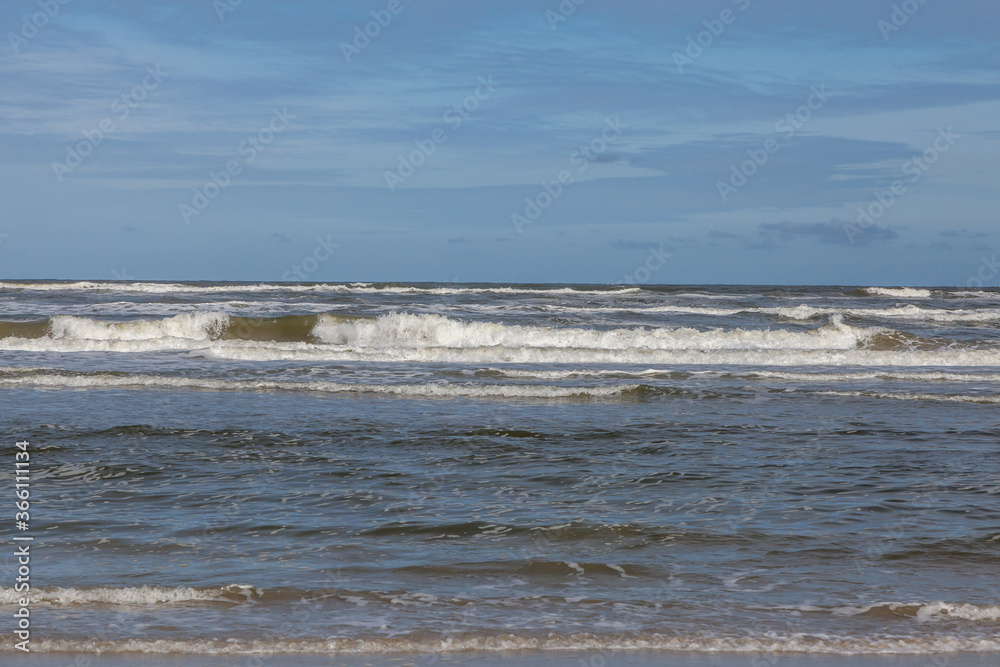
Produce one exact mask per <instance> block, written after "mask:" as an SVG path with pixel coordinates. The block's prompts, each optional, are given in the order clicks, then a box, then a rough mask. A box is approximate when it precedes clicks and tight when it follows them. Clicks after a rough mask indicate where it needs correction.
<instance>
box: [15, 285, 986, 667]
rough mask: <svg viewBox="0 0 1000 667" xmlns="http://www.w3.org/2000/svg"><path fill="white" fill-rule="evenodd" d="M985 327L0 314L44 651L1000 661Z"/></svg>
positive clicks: (242, 297) (814, 318)
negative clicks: (27, 488)
mask: <svg viewBox="0 0 1000 667" xmlns="http://www.w3.org/2000/svg"><path fill="white" fill-rule="evenodd" d="M998 326H1000V292H998V291H997V290H986V291H977V290H967V289H913V288H902V289H884V288H854V287H845V288H840V287H760V288H756V287H754V288H750V287H714V286H713V287H704V286H670V287H666V286H642V287H622V286H592V285H511V286H505V285H437V284H434V285H426V284H424V285H399V284H360V283H356V284H349V285H347V284H344V285H341V284H315V285H267V284H247V283H102V282H42V283H25V282H3V283H0V401H2V412H0V414H2V416H0V426H2V433H3V442H2V454H3V456H4V457H5V461H6V464H5V469H7V470H8V471H10V470H13V468H14V466H13V462H14V459H15V452H16V451H17V450H16V448H15V445H14V443H15V441H18V440H27V441H29V442H30V443H31V444H30V452H31V500H32V504H31V528H30V534H31V536H33V537H34V541H33V542H32V546H31V553H32V560H31V587H32V588H31V623H32V624H31V631H32V635H31V646H32V650H34V651H58V650H70V651H94V650H100V651H102V652H103V653H104V654H105V655H115V654H125V653H129V652H136V651H138V652H152V653H188V654H222V653H233V654H240V653H251V652H264V653H307V654H308V653H330V652H343V653H357V652H362V653H364V652H370V653H395V652H427V655H428V656H432V655H434V654H435V652H449V653H450V652H454V651H460V650H480V651H501V650H511V649H535V648H544V649H552V650H563V651H573V650H589V651H592V652H593V651H602V652H603V651H613V650H619V649H665V650H672V651H686V652H706V651H738V652H747V653H756V654H763V655H770V656H775V655H777V656H780V655H783V654H786V653H787V654H801V653H827V654H948V653H952V652H998V653H1000V578H998V572H1000V329H998ZM6 484H7V486H8V488H7V489H6V490H3V491H0V493H2V495H3V496H4V497H7V498H8V499H9V500H10V504H11V505H13V502H14V501H13V491H14V489H13V484H14V482H13V475H10V474H9V475H8V481H7V482H6ZM12 513H13V509H11V512H10V514H12ZM7 522H8V523H9V525H5V526H3V530H4V532H5V535H7V542H8V545H9V548H7V549H5V550H4V551H5V553H4V555H3V556H2V557H0V566H2V572H3V573H4V574H3V575H2V576H3V577H4V579H5V580H6V581H5V583H4V586H5V588H4V589H3V590H2V591H0V614H2V615H3V616H4V617H6V618H8V619H12V618H13V614H14V612H15V610H16V609H17V598H18V597H21V594H17V593H15V592H14V591H13V590H12V589H11V586H12V585H13V581H14V577H15V576H16V567H17V566H16V563H15V558H14V557H13V556H12V555H9V554H11V553H12V552H13V546H10V545H13V544H14V543H13V542H11V541H10V540H11V538H12V536H13V535H14V534H15V533H16V531H15V529H14V525H13V516H11V517H9V518H8V520H7ZM12 627H13V623H5V624H4V625H3V628H4V629H0V634H2V635H3V637H4V641H3V648H2V649H0V650H2V651H4V652H9V651H11V650H12V646H13V642H14V639H13V635H12V634H11V630H10V628H12ZM428 660H430V658H428ZM769 664H773V658H772V659H771V663H769Z"/></svg>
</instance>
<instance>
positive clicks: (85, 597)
mask: <svg viewBox="0 0 1000 667" xmlns="http://www.w3.org/2000/svg"><path fill="white" fill-rule="evenodd" d="M260 593H261V591H260V589H257V588H254V587H251V586H238V585H230V586H219V587H215V588H203V589H197V588H190V587H186V586H180V587H175V588H171V587H166V586H140V587H137V588H125V587H123V588H115V587H107V586H101V587H95V588H32V589H31V592H30V594H28V597H29V598H30V599H31V602H32V603H33V604H34V603H38V604H46V605H56V606H69V605H83V604H105V605H130V606H145V605H161V604H177V603H180V602H231V601H232V597H226V596H227V594H228V595H229V596H232V595H233V594H238V595H242V596H244V597H248V596H249V597H252V596H254V595H258V596H259V595H260ZM23 597H25V594H24V593H18V592H15V591H14V589H12V588H3V589H0V605H14V604H17V603H18V600H19V599H20V598H23Z"/></svg>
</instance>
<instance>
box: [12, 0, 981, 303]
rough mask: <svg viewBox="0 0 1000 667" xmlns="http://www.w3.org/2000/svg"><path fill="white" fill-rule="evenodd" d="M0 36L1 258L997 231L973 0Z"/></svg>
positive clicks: (191, 23)
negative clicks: (866, 215) (866, 213)
mask: <svg viewBox="0 0 1000 667" xmlns="http://www.w3.org/2000/svg"><path fill="white" fill-rule="evenodd" d="M576 2H580V3H581V4H579V5H577V4H576ZM373 12H374V14H373ZM379 20H381V24H380V23H378V21H379ZM38 26H41V27H38ZM366 29H367V31H368V33H370V35H373V36H368V35H364V32H365V30H366ZM0 34H2V35H3V36H4V38H3V40H2V42H0V82H2V85H0V109H2V111H0V176H2V177H0V196H2V201H3V206H2V207H0V234H2V235H3V236H0V275H2V276H3V277H5V278H92V279H112V278H116V277H125V278H135V279H139V280H157V279H159V280H174V279H189V280H196V279H206V280H262V281H272V280H280V279H282V277H285V278H289V277H290V278H291V279H302V278H304V279H308V280H315V281H379V282H380V281H437V282H476V281H497V282H593V283H611V282H623V281H626V282H628V281H635V282H647V283H756V284H771V283H794V284H814V283H815V284H820V283H837V284H850V285H854V284H863V285H875V284H898V285H907V284H909V285H964V284H967V283H968V282H969V280H970V279H971V278H974V277H975V276H976V275H977V272H978V271H979V269H980V267H981V266H982V264H983V261H984V259H985V260H987V261H990V260H991V259H992V258H993V257H994V255H995V253H996V250H997V248H998V246H1000V225H998V224H997V211H998V210H1000V206H998V205H1000V179H998V178H997V176H998V174H1000V160H998V158H1000V123H998V120H997V119H1000V40H998V39H997V35H1000V5H997V3H996V2H991V1H987V0H981V1H975V0H966V1H957V2H944V0H925V1H924V2H923V3H921V2H920V0H908V1H907V2H898V1H895V2H894V1H888V0H887V1H882V0H845V1H843V2H839V3H836V4H830V3H803V2H800V1H799V2H794V1H792V0H772V1H770V2H765V1H764V0H717V1H715V2H704V1H701V2H695V1H666V0H657V1H653V0H648V1H647V0H636V1H632V2H620V1H618V2H613V1H612V0H583V1H581V0H563V2H562V3H560V2H559V0H537V1H529V0H505V1H504V2H490V3H487V2H472V1H470V0H463V1H459V0H373V1H367V2H360V1H354V0H347V1H338V2H319V1H299V2H295V1H285V2H265V1H263V0H242V2H240V1H239V0H215V2H214V3H213V2H212V1H211V0H197V1H196V0H192V1H189V2H185V1H175V2H125V1H120V2H112V1H109V0H105V1H101V0H32V1H28V0H10V1H8V2H4V3H3V4H2V5H0ZM359 35H361V36H359ZM699 42H700V44H699ZM789 115H791V117H790V118H789ZM796 115H797V118H796ZM401 160H402V162H401ZM755 160H756V161H755ZM227 169H228V170H227ZM213 174H214V176H213ZM213 178H214V182H213ZM560 179H562V182H560ZM390 186H391V187H390ZM894 186H895V188H894ZM894 189H895V193H894V192H893V190H894ZM859 209H860V210H861V211H866V212H868V213H869V216H870V217H868V218H867V220H865V221H864V222H862V223H861V224H859V220H862V219H863V217H862V214H861V213H860V212H859ZM990 281H992V282H993V283H994V284H993V285H990ZM997 282H1000V276H996V275H994V276H993V277H991V278H989V279H988V280H987V281H986V283H985V284H986V285H987V286H996V283H997Z"/></svg>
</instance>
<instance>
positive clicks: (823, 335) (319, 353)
mask: <svg viewBox="0 0 1000 667" xmlns="http://www.w3.org/2000/svg"><path fill="white" fill-rule="evenodd" d="M0 330H5V331H7V332H8V334H7V336H6V337H3V338H0V350H21V351H33V352H47V351H53V352H98V351H99V352H147V351H165V350H175V351H177V350H182V351H193V352H197V353H200V354H203V355H205V356H207V357H214V358H218V359H233V360H243V361H305V362H319V361H375V362H382V361H386V362H430V363H435V362H450V363H480V364H493V363H568V364H587V363H613V364H654V363H655V364H660V363H664V364H708V365H717V364H730V365H753V366H757V365H777V366H790V365H802V366H814V365H834V366H842V365H879V366H897V365H899V366H934V365H937V366H1000V349H996V348H987V347H983V346H980V347H971V348H970V347H965V346H962V345H955V344H945V343H948V342H947V341H945V342H944V343H943V342H942V341H938V340H935V339H930V338H920V337H917V336H913V335H911V334H906V333H903V332H899V331H893V330H891V329H886V328H882V327H860V326H851V325H848V324H845V323H844V322H843V321H842V320H841V318H840V317H839V315H838V316H834V317H832V318H830V321H829V322H828V323H827V324H825V325H822V326H818V327H816V328H813V329H806V330H793V329H784V328H774V329H721V328H714V329H709V330H704V331H703V330H698V329H694V328H677V327H658V328H657V327H654V328H644V327H639V328H617V329H598V328H580V327H575V328H557V327H549V326H528V325H508V324H503V323H497V322H477V321H472V322H469V321H463V320H458V319H453V318H449V317H445V316H443V315H432V314H422V315H415V314H404V313H395V314H387V315H383V316H380V317H377V318H361V317H352V316H341V315H332V314H324V315H289V316H282V317H277V318H258V319H251V318H240V317H235V316H229V315H226V314H224V313H199V314H188V315H176V316H173V317H167V318H162V319H143V320H129V321H118V322H111V321H104V320H94V319H89V318H81V317H69V316H60V317H56V318H52V320H51V322H50V323H48V324H47V323H45V322H29V323H0Z"/></svg>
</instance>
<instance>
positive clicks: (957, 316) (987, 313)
mask: <svg viewBox="0 0 1000 667" xmlns="http://www.w3.org/2000/svg"><path fill="white" fill-rule="evenodd" d="M567 310H571V309H567ZM581 310H582V309H581ZM594 310H602V311H612V310H613V309H605V308H602V309H594ZM637 311H638V312H641V313H678V314H685V315H710V316H716V317H731V316H733V315H744V314H751V313H760V314H762V315H776V316H778V317H784V318H786V319H789V320H809V319H812V318H815V317H838V316H844V315H849V316H852V317H860V318H874V319H904V320H914V321H924V322H995V321H997V320H1000V310H997V309H994V308H989V309H987V308H980V309H975V310H947V309H943V308H920V307H919V306H915V305H913V304H908V305H906V306H900V307H899V308H821V307H818V306H809V305H806V304H802V305H799V306H794V307H783V308H698V307H695V306H653V307H651V308H642V309H637Z"/></svg>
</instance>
